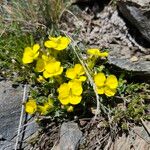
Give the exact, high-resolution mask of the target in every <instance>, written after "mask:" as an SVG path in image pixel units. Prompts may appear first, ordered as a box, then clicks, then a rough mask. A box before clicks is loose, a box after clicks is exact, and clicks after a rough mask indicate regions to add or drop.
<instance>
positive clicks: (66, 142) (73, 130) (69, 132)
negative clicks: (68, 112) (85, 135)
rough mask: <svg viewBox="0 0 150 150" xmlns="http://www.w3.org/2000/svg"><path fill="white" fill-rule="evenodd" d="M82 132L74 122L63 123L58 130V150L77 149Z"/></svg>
mask: <svg viewBox="0 0 150 150" xmlns="http://www.w3.org/2000/svg"><path fill="white" fill-rule="evenodd" d="M81 137H82V132H81V131H80V130H79V128H78V125H77V124H76V123H72V122H68V123H63V124H62V126H61V130H60V143H59V146H58V147H57V149H58V150H77V149H78V145H79V141H80V139H81Z"/></svg>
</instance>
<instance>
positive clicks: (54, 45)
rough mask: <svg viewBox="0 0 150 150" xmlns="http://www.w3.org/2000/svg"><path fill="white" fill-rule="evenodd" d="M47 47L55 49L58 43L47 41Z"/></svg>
mask: <svg viewBox="0 0 150 150" xmlns="http://www.w3.org/2000/svg"><path fill="white" fill-rule="evenodd" d="M44 45H45V47H47V48H55V47H57V43H56V42H53V41H46V42H45V43H44Z"/></svg>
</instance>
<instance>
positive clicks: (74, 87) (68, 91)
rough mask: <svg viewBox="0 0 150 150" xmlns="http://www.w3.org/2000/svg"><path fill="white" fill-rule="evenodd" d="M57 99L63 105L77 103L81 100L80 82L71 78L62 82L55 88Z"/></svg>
mask: <svg viewBox="0 0 150 150" xmlns="http://www.w3.org/2000/svg"><path fill="white" fill-rule="evenodd" d="M57 91H58V93H59V95H58V99H59V100H60V102H61V103H62V104H63V105H67V104H69V103H70V104H72V105H77V104H79V103H80V102H81V99H82V97H81V94H82V91H83V89H82V83H81V82H80V81H79V80H71V81H69V83H63V84H61V85H60V87H59V88H58V89H57Z"/></svg>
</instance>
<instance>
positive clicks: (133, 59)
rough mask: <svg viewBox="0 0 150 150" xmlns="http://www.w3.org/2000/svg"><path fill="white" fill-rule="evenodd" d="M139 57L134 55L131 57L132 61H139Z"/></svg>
mask: <svg viewBox="0 0 150 150" xmlns="http://www.w3.org/2000/svg"><path fill="white" fill-rule="evenodd" d="M138 60H139V59H138V58H137V57H136V56H133V57H131V59H130V61H131V62H136V61H138Z"/></svg>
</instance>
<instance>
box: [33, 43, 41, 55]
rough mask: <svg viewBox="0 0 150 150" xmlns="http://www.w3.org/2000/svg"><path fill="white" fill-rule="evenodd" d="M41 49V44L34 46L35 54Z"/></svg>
mask: <svg viewBox="0 0 150 150" xmlns="http://www.w3.org/2000/svg"><path fill="white" fill-rule="evenodd" d="M39 49H40V45H39V44H34V45H33V52H34V53H37V51H38V50H39Z"/></svg>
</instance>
